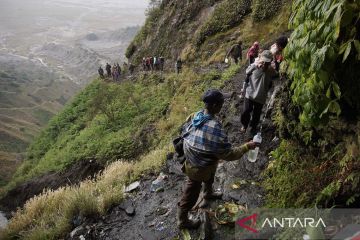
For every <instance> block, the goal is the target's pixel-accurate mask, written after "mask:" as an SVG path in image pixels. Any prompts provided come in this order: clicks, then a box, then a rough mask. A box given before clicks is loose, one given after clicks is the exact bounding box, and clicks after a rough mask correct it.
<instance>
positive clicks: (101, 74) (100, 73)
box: [98, 66, 104, 79]
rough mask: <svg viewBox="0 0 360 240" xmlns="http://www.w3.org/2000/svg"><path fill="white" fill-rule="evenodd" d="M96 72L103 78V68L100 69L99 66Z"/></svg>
mask: <svg viewBox="0 0 360 240" xmlns="http://www.w3.org/2000/svg"><path fill="white" fill-rule="evenodd" d="M98 73H99V75H100V78H101V79H103V78H104V69H102V67H101V66H100V67H99V69H98Z"/></svg>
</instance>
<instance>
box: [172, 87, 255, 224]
mask: <svg viewBox="0 0 360 240" xmlns="http://www.w3.org/2000/svg"><path fill="white" fill-rule="evenodd" d="M202 99H203V102H204V103H205V109H204V110H201V111H199V112H197V113H196V114H194V115H193V116H191V117H189V121H191V124H189V126H188V127H187V129H186V131H187V132H188V134H187V135H186V136H184V155H185V158H186V160H185V162H184V165H183V171H184V172H185V174H186V175H187V177H188V179H187V182H186V187H185V191H184V192H183V195H182V197H181V199H180V201H179V202H178V212H177V224H178V227H179V228H197V227H198V226H199V224H200V222H199V221H197V220H190V219H189V218H188V212H189V211H190V210H191V209H192V207H193V206H194V205H195V203H196V202H197V199H198V197H199V194H200V190H201V185H202V183H204V199H205V200H208V199H214V198H221V197H222V193H221V192H215V191H214V190H213V186H212V185H213V182H214V176H215V171H216V168H217V163H218V161H219V160H220V159H222V160H225V161H233V160H237V159H240V158H241V157H242V156H243V155H244V154H245V153H246V152H247V151H248V150H249V149H253V148H255V143H254V142H252V141H250V142H248V143H246V144H244V145H242V146H239V147H233V146H232V145H231V144H230V143H229V141H228V138H227V135H226V133H225V131H224V129H223V128H222V125H221V123H220V122H219V120H217V119H216V117H215V115H216V114H218V113H219V112H220V110H221V108H222V105H223V103H224V96H223V94H222V93H221V92H219V91H218V90H209V91H207V92H206V93H205V94H204V96H203V98H202Z"/></svg>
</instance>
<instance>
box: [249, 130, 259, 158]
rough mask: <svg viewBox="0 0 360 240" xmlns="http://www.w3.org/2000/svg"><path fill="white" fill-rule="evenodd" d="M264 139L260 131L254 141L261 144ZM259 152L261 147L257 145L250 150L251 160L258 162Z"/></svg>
mask: <svg viewBox="0 0 360 240" xmlns="http://www.w3.org/2000/svg"><path fill="white" fill-rule="evenodd" d="M261 141H262V138H261V133H260V132H258V133H257V134H256V135H255V136H254V139H253V142H255V143H258V144H260V143H261ZM258 154H259V147H256V148H255V149H254V150H250V151H249V153H248V160H249V162H256V159H257V156H258Z"/></svg>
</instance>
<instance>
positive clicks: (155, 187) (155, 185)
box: [150, 172, 168, 192]
mask: <svg viewBox="0 0 360 240" xmlns="http://www.w3.org/2000/svg"><path fill="white" fill-rule="evenodd" d="M167 178H168V176H167V175H165V174H164V173H162V172H161V173H160V174H159V176H158V177H157V178H156V179H155V180H154V181H152V183H151V187H150V191H151V192H160V191H163V190H164V185H165V180H166V179H167Z"/></svg>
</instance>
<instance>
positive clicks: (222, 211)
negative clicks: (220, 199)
mask: <svg viewBox="0 0 360 240" xmlns="http://www.w3.org/2000/svg"><path fill="white" fill-rule="evenodd" d="M239 212H246V208H245V207H244V206H241V205H237V204H235V203H225V204H223V205H219V206H218V207H217V208H216V210H215V218H216V220H217V223H218V224H222V225H223V224H232V223H234V222H235V221H236V216H237V215H238V213H239Z"/></svg>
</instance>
